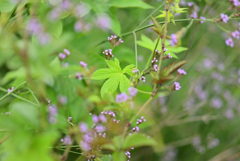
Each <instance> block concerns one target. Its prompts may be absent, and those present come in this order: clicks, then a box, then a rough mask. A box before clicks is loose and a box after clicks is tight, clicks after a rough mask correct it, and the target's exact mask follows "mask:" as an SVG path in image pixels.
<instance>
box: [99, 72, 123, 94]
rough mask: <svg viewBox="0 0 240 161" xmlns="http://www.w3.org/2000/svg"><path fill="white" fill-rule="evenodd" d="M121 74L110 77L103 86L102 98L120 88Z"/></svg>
mask: <svg viewBox="0 0 240 161" xmlns="http://www.w3.org/2000/svg"><path fill="white" fill-rule="evenodd" d="M120 76H121V75H118V76H116V77H112V78H109V79H108V80H107V81H106V82H105V83H104V84H103V86H102V88H101V96H102V98H106V95H109V94H112V93H113V92H115V91H116V90H117V88H118V84H119V81H120Z"/></svg>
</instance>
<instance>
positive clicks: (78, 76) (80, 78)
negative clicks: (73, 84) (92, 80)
mask: <svg viewBox="0 0 240 161" xmlns="http://www.w3.org/2000/svg"><path fill="white" fill-rule="evenodd" d="M75 78H76V79H78V80H82V74H80V73H79V72H77V73H76V75H75Z"/></svg>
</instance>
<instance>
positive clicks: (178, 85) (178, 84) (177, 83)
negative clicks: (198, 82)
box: [174, 82, 181, 90]
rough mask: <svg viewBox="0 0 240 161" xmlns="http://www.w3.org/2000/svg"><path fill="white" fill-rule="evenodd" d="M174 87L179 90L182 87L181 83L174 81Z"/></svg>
mask: <svg viewBox="0 0 240 161" xmlns="http://www.w3.org/2000/svg"><path fill="white" fill-rule="evenodd" d="M174 88H175V90H179V89H180V88H181V86H180V83H179V82H174Z"/></svg>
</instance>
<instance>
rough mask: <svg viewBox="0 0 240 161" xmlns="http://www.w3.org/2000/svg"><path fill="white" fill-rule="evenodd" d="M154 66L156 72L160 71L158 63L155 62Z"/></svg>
mask: <svg viewBox="0 0 240 161" xmlns="http://www.w3.org/2000/svg"><path fill="white" fill-rule="evenodd" d="M153 68H154V70H155V72H156V71H158V65H157V64H155V65H154V66H153Z"/></svg>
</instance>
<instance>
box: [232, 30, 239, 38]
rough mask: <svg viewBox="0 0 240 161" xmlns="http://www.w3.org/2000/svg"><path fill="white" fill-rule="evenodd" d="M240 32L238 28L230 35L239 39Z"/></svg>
mask: <svg viewBox="0 0 240 161" xmlns="http://www.w3.org/2000/svg"><path fill="white" fill-rule="evenodd" d="M239 35H240V32H239V31H238V30H236V31H234V32H232V37H234V38H236V39H239Z"/></svg>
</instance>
